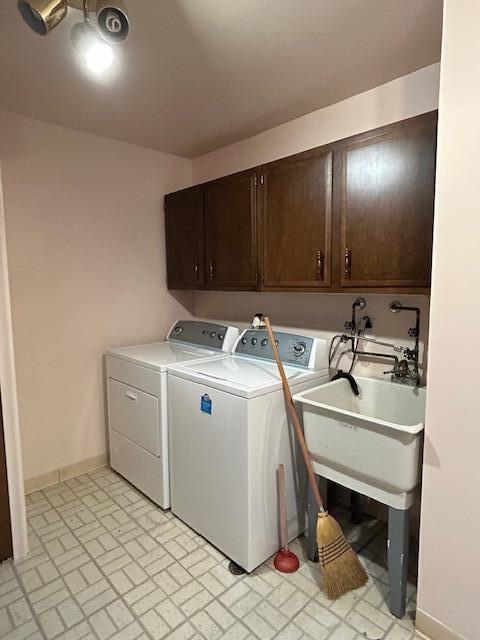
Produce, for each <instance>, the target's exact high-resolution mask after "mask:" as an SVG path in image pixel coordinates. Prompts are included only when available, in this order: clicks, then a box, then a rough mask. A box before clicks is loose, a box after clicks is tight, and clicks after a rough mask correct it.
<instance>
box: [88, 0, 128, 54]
mask: <svg viewBox="0 0 480 640" xmlns="http://www.w3.org/2000/svg"><path fill="white" fill-rule="evenodd" d="M96 13H97V28H98V31H99V33H100V35H101V36H102V38H103V39H104V40H106V42H109V43H110V44H118V43H119V42H123V41H124V40H125V38H126V37H127V36H128V32H129V29H130V25H129V22H128V15H127V10H126V9H125V6H124V4H123V2H122V1H121V0H97V8H96Z"/></svg>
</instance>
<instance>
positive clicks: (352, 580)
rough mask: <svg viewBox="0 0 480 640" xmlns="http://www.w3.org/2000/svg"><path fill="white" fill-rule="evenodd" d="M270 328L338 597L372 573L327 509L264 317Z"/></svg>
mask: <svg viewBox="0 0 480 640" xmlns="http://www.w3.org/2000/svg"><path fill="white" fill-rule="evenodd" d="M263 322H264V323H265V326H266V328H267V332H268V338H269V340H270V345H271V347H272V351H273V355H274V356H275V361H276V363H277V367H278V373H279V374H280V378H281V380H282V386H283V393H284V396H285V402H286V405H287V407H288V411H289V413H290V417H291V420H292V422H293V426H294V428H295V433H296V435H297V438H298V441H299V444H300V448H301V450H302V455H303V459H304V460H305V465H306V467H307V473H308V480H309V482H310V486H311V488H312V492H313V496H314V498H315V502H316V503H317V506H318V520H317V545H318V557H319V561H320V566H321V568H322V573H323V582H324V589H325V593H326V594H327V597H328V598H330V599H331V600H336V599H337V598H339V597H340V596H341V595H343V594H344V593H347V592H348V591H352V590H353V589H358V588H359V587H363V585H364V584H365V583H366V582H367V580H368V576H367V573H366V571H365V569H364V568H363V567H362V565H361V564H360V561H359V559H358V558H357V556H356V554H355V552H354V551H353V549H352V548H351V546H350V543H349V542H348V540H347V539H346V537H345V535H344V534H343V531H342V529H341V527H340V525H339V524H338V522H337V521H336V520H335V519H334V518H333V517H332V516H331V515H330V514H329V513H328V511H327V510H326V509H325V507H324V504H323V500H322V497H321V495H320V491H319V490H318V485H317V482H316V480H315V474H314V472H313V467H312V462H311V460H310V455H309V453H308V449H307V443H306V442H305V436H304V435H303V430H302V427H301V425H300V421H299V419H298V415H297V411H296V409H295V404H294V402H293V398H292V394H291V392H290V387H289V385H288V380H287V376H286V375H285V370H284V368H283V364H282V361H281V359H280V356H279V354H278V349H277V345H276V342H275V338H274V336H273V331H272V326H271V324H270V320H269V319H268V317H266V316H265V317H264V318H263Z"/></svg>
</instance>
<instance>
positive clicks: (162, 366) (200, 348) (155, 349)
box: [106, 320, 239, 509]
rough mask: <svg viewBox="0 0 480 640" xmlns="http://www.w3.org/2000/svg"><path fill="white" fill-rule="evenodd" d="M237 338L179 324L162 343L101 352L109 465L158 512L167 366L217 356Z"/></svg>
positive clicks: (166, 491)
mask: <svg viewBox="0 0 480 640" xmlns="http://www.w3.org/2000/svg"><path fill="white" fill-rule="evenodd" d="M238 333H239V332H238V329H236V328H234V327H230V326H225V325H219V324H213V323H209V322H197V321H194V320H181V321H179V322H177V323H175V325H174V326H173V327H172V329H171V330H170V332H169V334H168V336H167V339H166V340H165V341H163V342H154V343H150V344H142V345H137V346H133V347H119V348H117V349H110V350H109V351H107V354H106V378H107V379H106V386H107V404H108V437H109V448H110V466H111V467H112V469H114V470H115V471H117V472H118V473H120V474H121V475H122V476H123V477H124V478H126V479H127V480H128V481H129V482H131V483H132V484H133V485H134V486H135V487H137V488H138V489H140V491H142V492H143V493H144V494H145V495H146V496H148V497H149V498H150V499H151V500H153V502H155V503H156V504H158V505H160V506H161V507H162V508H164V509H167V508H169V507H170V478H169V455H168V411H167V371H168V367H169V366H170V365H172V364H178V363H180V362H198V361H200V360H205V359H211V358H217V357H220V356H221V355H224V354H225V353H228V352H230V351H231V350H232V348H233V346H234V344H235V341H236V339H237V338H238Z"/></svg>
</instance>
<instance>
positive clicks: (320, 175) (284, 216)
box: [259, 149, 332, 287]
mask: <svg viewBox="0 0 480 640" xmlns="http://www.w3.org/2000/svg"><path fill="white" fill-rule="evenodd" d="M260 182H261V184H260V189H259V196H260V201H261V211H262V245H263V246H262V253H263V278H262V280H263V281H262V284H263V285H264V286H265V287H328V286H330V283H331V278H330V246H331V242H330V237H331V213H332V152H331V150H329V149H323V150H322V149H319V150H316V151H315V152H313V153H312V152H307V153H306V154H302V155H300V156H295V157H293V158H286V159H284V160H280V161H278V162H275V163H272V164H271V165H266V166H265V167H263V169H262V171H261V180H260Z"/></svg>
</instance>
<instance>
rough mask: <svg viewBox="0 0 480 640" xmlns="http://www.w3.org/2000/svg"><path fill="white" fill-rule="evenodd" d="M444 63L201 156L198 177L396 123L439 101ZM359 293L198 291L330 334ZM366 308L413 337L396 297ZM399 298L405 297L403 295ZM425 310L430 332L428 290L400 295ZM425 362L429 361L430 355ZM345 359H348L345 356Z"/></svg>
mask: <svg viewBox="0 0 480 640" xmlns="http://www.w3.org/2000/svg"><path fill="white" fill-rule="evenodd" d="M438 79H439V65H438V64H435V65H432V66H430V67H426V68H425V69H420V70H419V71H416V72H415V73H411V74H409V75H408V76H404V77H403V78H399V79H398V80H394V81H393V82H389V83H387V84H384V85H382V86H380V87H377V88H375V89H372V90H371V91H367V92H365V93H362V94H359V95H357V96H354V97H353V98H349V99H348V100H344V101H342V102H339V103H337V104H334V105H332V106H330V107H326V108H325V109H319V110H318V111H314V112H313V113H311V114H308V115H306V116H303V117H301V118H297V119H296V120H292V121H291V122H288V123H286V124H284V125H281V126H279V127H275V128H273V129H270V130H268V131H264V132H263V133H261V134H259V135H257V136H254V137H252V138H248V139H246V140H242V141H241V142H237V143H235V144H232V145H229V146H228V147H224V148H223V149H219V150H218V151H214V152H212V153H209V154H207V155H204V156H201V157H199V158H196V159H194V161H193V177H194V181H195V182H202V181H203V180H209V179H211V178H215V177H218V176H221V175H225V174H228V173H232V172H235V171H240V170H242V169H246V168H248V167H252V166H256V165H259V164H262V163H264V162H269V161H271V160H275V159H277V158H281V157H284V156H288V155H290V154H293V153H297V152H300V151H304V150H306V149H309V148H312V147H315V146H319V145H322V144H326V143H328V142H331V141H333V140H339V139H341V138H345V137H348V136H350V135H354V134H355V133H359V132H362V131H368V130H369V129H373V128H375V127H380V126H383V125H385V124H389V123H391V122H396V121H398V120H403V119H405V118H409V117H411V116H415V115H418V114H420V113H425V112H427V111H432V110H433V109H436V108H437V106H438ZM356 297H357V296H356V295H346V294H345V295H344V294H336V295H332V294H311V293H310V294H295V293H291V294H290V293H237V292H236V293H227V292H221V293H218V292H197V293H196V294H195V314H196V315H198V316H200V317H205V318H212V317H213V318H222V319H226V320H230V321H236V322H248V320H249V319H250V318H251V316H252V314H253V313H254V312H256V311H263V312H265V313H266V312H268V313H269V314H270V315H271V316H272V321H273V322H275V323H276V324H278V325H284V326H290V327H295V328H304V329H307V330H308V331H311V332H312V333H315V334H317V335H320V336H322V337H325V338H327V339H330V338H331V337H332V336H333V335H334V334H335V333H337V332H338V331H341V330H342V329H343V323H344V321H345V320H348V319H349V317H350V314H351V305H352V302H353V301H354V299H355V298H356ZM365 297H366V298H367V304H368V306H367V308H366V310H365V313H368V314H369V315H371V316H372V319H373V322H374V333H375V335H377V336H378V337H386V338H390V339H392V338H393V339H395V340H398V341H401V342H402V343H408V340H407V339H406V335H407V329H408V328H409V327H410V326H412V316H411V315H410V316H409V315H408V314H398V315H394V314H392V313H390V312H389V311H388V304H389V302H390V301H391V299H392V296H387V295H368V296H365ZM396 297H398V296H396ZM400 297H401V299H402V300H405V301H407V300H408V302H409V303H411V304H417V305H419V306H420V308H421V310H422V316H423V322H422V336H423V339H426V336H427V332H428V297H427V296H416V297H413V296H403V297H402V296H400ZM424 364H426V363H425V362H424ZM341 366H343V367H344V368H345V367H346V366H348V363H347V362H346V361H342V363H341ZM386 368H389V367H386V366H385V362H383V363H378V364H374V363H372V362H370V361H361V362H359V363H358V364H357V365H356V369H355V371H356V373H357V374H363V375H374V376H383V371H385V369H386Z"/></svg>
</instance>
